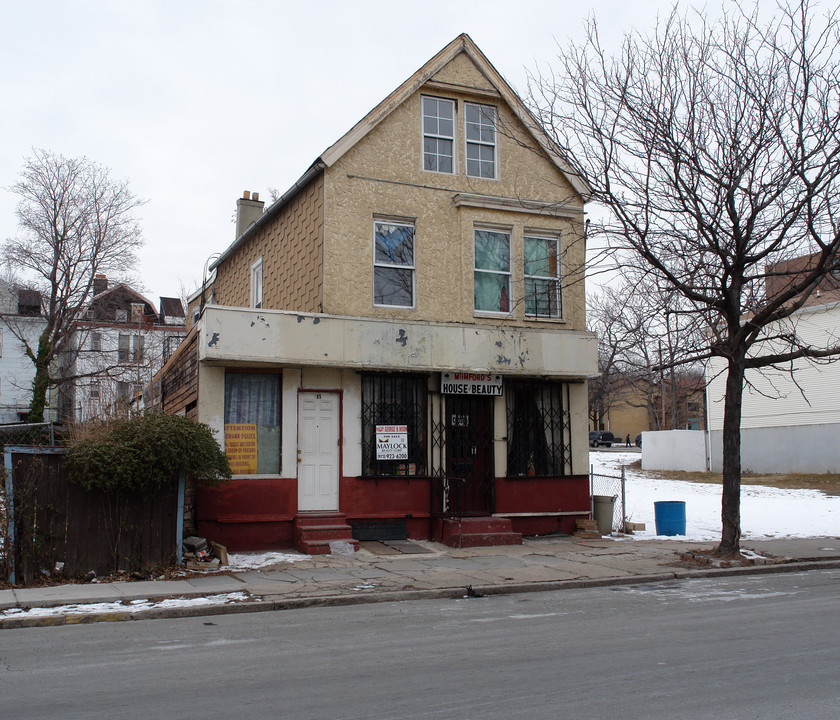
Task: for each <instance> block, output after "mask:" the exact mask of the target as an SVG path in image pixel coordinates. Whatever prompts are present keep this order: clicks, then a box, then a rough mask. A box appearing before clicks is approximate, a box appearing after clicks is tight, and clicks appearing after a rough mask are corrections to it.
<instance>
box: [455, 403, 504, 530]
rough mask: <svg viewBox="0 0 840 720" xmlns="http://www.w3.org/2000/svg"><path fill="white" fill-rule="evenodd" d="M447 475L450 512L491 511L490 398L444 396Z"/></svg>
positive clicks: (470, 513) (493, 479) (473, 512)
mask: <svg viewBox="0 0 840 720" xmlns="http://www.w3.org/2000/svg"><path fill="white" fill-rule="evenodd" d="M446 475H447V477H449V478H451V479H452V481H451V483H450V485H451V487H450V491H451V492H452V498H451V502H450V511H452V512H454V513H455V514H460V515H488V514H490V513H492V512H493V511H494V506H495V496H494V490H495V475H494V472H493V398H490V397H482V396H480V395H447V396H446Z"/></svg>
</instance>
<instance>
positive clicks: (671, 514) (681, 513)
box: [653, 500, 685, 535]
mask: <svg viewBox="0 0 840 720" xmlns="http://www.w3.org/2000/svg"><path fill="white" fill-rule="evenodd" d="M653 511H654V515H655V517H656V534H657V535H685V503H684V502H683V501H682V500H662V501H660V502H655V503H653Z"/></svg>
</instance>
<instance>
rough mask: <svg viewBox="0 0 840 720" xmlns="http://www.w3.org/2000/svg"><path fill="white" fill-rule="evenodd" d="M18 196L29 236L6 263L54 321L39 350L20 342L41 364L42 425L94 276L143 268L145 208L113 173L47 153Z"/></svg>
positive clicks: (36, 388)
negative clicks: (31, 285)
mask: <svg viewBox="0 0 840 720" xmlns="http://www.w3.org/2000/svg"><path fill="white" fill-rule="evenodd" d="M11 190H12V192H14V193H15V194H16V195H18V197H19V198H20V199H19V201H18V205H17V216H18V221H19V227H20V229H21V231H22V233H21V236H20V237H18V238H16V239H14V240H9V241H7V242H6V244H5V246H4V247H3V257H4V260H5V261H6V262H7V263H8V264H9V265H10V266H11V267H13V268H15V269H16V270H17V271H18V273H19V274H20V275H21V276H23V277H26V278H31V279H32V280H33V281H34V282H35V283H36V286H37V287H38V289H39V290H40V291H41V293H42V295H43V299H44V314H45V317H46V320H47V323H46V327H45V328H44V330H43V332H42V333H41V335H40V337H39V338H38V344H37V346H33V345H31V344H30V343H29V342H28V341H27V340H26V339H25V338H23V337H21V338H20V340H21V341H22V342H24V343H25V347H26V354H27V355H28V356H29V358H30V359H31V360H32V362H33V364H34V365H35V378H34V380H33V383H32V402H31V404H30V409H29V420H30V421H31V422H40V421H42V420H43V417H44V408H45V406H46V398H47V391H48V390H49V388H50V386H52V385H54V384H55V383H56V382H57V381H58V380H59V379H60V376H59V373H60V370H59V363H58V362H57V361H58V360H59V358H60V357H61V355H62V353H66V352H71V351H72V349H73V343H72V335H73V328H74V323H75V321H76V320H77V319H78V317H79V313H80V310H81V309H82V307H83V306H84V305H85V303H86V302H87V301H88V300H89V299H90V297H91V294H92V289H93V279H94V277H95V276H96V275H97V274H100V273H101V274H106V275H108V274H110V275H112V276H113V275H115V274H117V275H118V274H120V273H122V272H125V271H127V270H129V269H130V268H131V267H132V266H133V265H134V264H135V263H136V259H137V258H136V250H137V249H138V248H139V247H140V245H141V244H142V239H141V234H140V226H139V224H138V222H137V218H136V216H135V211H136V210H137V208H139V207H140V205H141V204H142V202H141V201H140V200H138V199H137V198H136V197H135V196H134V194H133V193H132V192H131V191H130V190H129V187H128V182H127V181H125V180H119V181H117V180H114V179H112V178H111V176H110V172H109V170H108V169H107V168H104V167H102V166H101V165H99V164H97V163H95V162H93V161H92V160H89V159H87V158H84V157H82V158H65V157H64V156H62V155H57V154H55V153H52V152H50V151H48V150H34V151H33V153H32V156H31V157H29V158H27V159H26V160H25V161H24V166H23V170H22V171H21V173H20V180H19V181H18V182H17V183H16V184H15V185H13V186H12V188H11ZM62 364H66V363H62Z"/></svg>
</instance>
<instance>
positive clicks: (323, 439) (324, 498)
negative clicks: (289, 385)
mask: <svg viewBox="0 0 840 720" xmlns="http://www.w3.org/2000/svg"><path fill="white" fill-rule="evenodd" d="M297 459H298V510H299V511H301V512H312V511H334V510H338V393H331V392H302V393H300V394H299V395H298V458H297Z"/></svg>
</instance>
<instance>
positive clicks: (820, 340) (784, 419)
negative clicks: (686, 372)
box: [706, 303, 840, 473]
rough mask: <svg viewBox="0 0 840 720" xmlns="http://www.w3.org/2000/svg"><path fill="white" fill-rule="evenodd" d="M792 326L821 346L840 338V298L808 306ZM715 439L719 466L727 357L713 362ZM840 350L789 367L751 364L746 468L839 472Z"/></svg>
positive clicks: (710, 403) (714, 463) (715, 466)
mask: <svg viewBox="0 0 840 720" xmlns="http://www.w3.org/2000/svg"><path fill="white" fill-rule="evenodd" d="M786 329H787V330H791V329H792V330H794V331H795V332H796V335H797V337H799V338H801V339H802V340H803V341H805V342H810V343H813V344H814V345H815V346H817V347H822V346H826V345H827V344H831V343H836V344H840V304H838V303H832V304H829V305H822V306H816V307H808V308H805V309H803V310H801V311H800V312H798V313H797V314H796V315H795V316H794V319H793V322H792V324H791V326H790V327H789V328H786ZM707 380H708V386H707V390H706V392H707V407H708V422H709V431H710V437H709V446H710V454H711V467H712V470H713V471H716V472H720V471H721V469H722V447H723V441H722V435H723V412H724V408H723V397H724V392H725V386H726V364H725V362H724V361H723V360H722V359H720V358H715V359H714V360H713V361H712V362H711V363H710V364H709V367H708V369H707ZM839 388H840V357H837V358H834V359H833V360H832V361H831V362H826V361H821V362H819V363H813V362H810V361H808V360H805V359H800V360H796V361H794V362H792V363H788V364H787V365H786V366H785V367H783V368H769V369H765V370H762V371H758V370H750V371H747V386H746V387H745V388H744V397H743V402H742V411H741V413H742V414H741V466H742V470H743V471H745V472H757V473H767V472H813V473H828V472H840V391H839V390H838V389H839Z"/></svg>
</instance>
